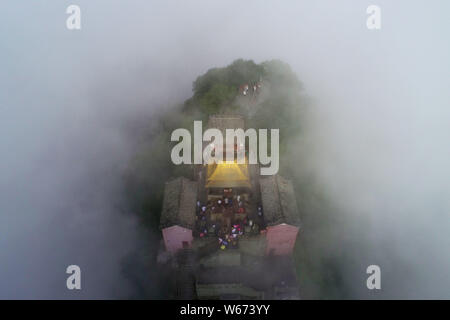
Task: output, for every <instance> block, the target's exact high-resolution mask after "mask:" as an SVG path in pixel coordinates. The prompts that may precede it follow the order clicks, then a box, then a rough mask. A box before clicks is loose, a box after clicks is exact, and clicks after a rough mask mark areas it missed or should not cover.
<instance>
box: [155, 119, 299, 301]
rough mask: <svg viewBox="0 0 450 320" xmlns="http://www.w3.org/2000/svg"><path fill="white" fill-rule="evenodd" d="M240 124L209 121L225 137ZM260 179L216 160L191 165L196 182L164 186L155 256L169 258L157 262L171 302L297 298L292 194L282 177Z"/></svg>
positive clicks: (253, 170)
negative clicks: (170, 287)
mask: <svg viewBox="0 0 450 320" xmlns="http://www.w3.org/2000/svg"><path fill="white" fill-rule="evenodd" d="M244 125H245V123H244V119H243V118H242V117H239V116H234V115H232V116H227V115H216V116H211V117H210V119H209V122H208V127H209V128H217V129H219V130H221V131H222V132H223V135H224V136H225V130H226V129H237V128H241V129H245V128H244ZM227 143H228V144H227ZM242 147H243V146H242V145H237V143H235V142H234V143H229V142H224V145H223V146H215V151H216V152H225V151H227V150H231V151H233V152H234V154H236V152H237V151H238V150H239V148H242ZM241 151H242V150H241ZM244 151H247V150H244ZM259 172H260V170H259V166H258V165H249V164H248V163H247V161H245V163H243V164H238V163H236V162H235V161H222V162H220V163H213V164H206V165H196V166H195V168H194V176H195V181H193V180H189V179H187V178H184V177H179V178H175V179H173V180H171V181H168V182H166V185H165V191H164V200H163V208H162V212H161V218H160V229H161V231H162V236H163V246H162V249H161V253H160V255H166V256H167V255H169V256H170V257H172V258H169V259H168V260H167V259H166V260H167V261H169V262H167V261H166V260H165V261H166V262H164V263H166V264H167V266H168V267H171V268H173V270H174V271H173V272H174V274H175V275H176V276H175V277H174V279H176V280H175V289H176V290H174V292H177V293H178V294H176V295H175V296H174V298H180V299H192V298H198V299H231V298H233V299H234V298H236V299H298V298H299V290H298V285H297V276H296V272H295V269H294V265H293V262H292V253H293V250H294V247H295V243H296V240H297V235H298V233H299V230H300V218H299V212H298V207H297V202H296V197H295V194H294V188H293V185H292V182H291V181H289V180H288V179H286V178H283V177H281V176H279V175H274V176H260V175H259ZM159 260H160V259H159Z"/></svg>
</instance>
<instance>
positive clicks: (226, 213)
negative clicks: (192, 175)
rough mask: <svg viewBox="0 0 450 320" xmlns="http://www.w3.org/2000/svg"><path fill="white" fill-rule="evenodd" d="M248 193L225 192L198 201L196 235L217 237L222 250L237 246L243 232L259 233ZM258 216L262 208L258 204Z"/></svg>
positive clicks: (260, 214)
mask: <svg viewBox="0 0 450 320" xmlns="http://www.w3.org/2000/svg"><path fill="white" fill-rule="evenodd" d="M248 210H249V202H248V199H247V196H246V195H240V194H237V195H232V194H224V195H222V196H214V197H210V199H209V200H208V201H207V203H201V202H200V201H197V216H196V228H195V233H196V234H195V235H194V236H197V237H200V238H205V237H216V238H217V239H218V241H219V247H220V249H222V250H225V249H227V248H237V246H238V240H239V237H240V236H242V235H243V234H245V233H247V234H251V233H253V234H257V233H259V232H260V225H259V224H258V223H256V222H255V221H254V220H253V219H251V218H250V217H249V211H248ZM257 214H258V216H260V217H262V208H261V206H258V210H257Z"/></svg>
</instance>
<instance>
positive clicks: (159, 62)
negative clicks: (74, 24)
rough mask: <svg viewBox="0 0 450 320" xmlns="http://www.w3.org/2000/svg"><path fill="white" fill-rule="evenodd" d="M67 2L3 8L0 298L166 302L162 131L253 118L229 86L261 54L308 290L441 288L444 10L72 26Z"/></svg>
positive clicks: (402, 6)
mask: <svg viewBox="0 0 450 320" xmlns="http://www.w3.org/2000/svg"><path fill="white" fill-rule="evenodd" d="M69 4H72V3H69V2H67V1H61V2H58V3H56V2H55V3H52V4H50V3H48V2H46V1H33V2H20V3H19V2H14V1H3V2H2V3H1V4H0V12H2V13H3V14H2V19H0V48H1V50H0V67H1V70H2V72H1V73H0V88H1V89H0V147H1V161H0V298H44V299H47V298H64V299H78V298H163V297H165V292H164V290H165V284H164V282H161V281H160V273H159V272H160V270H158V269H157V268H156V265H155V261H154V258H155V255H156V250H157V247H158V245H159V238H160V235H159V232H158V230H157V228H156V226H157V222H158V215H159V210H160V201H161V196H162V193H161V192H162V191H161V190H162V189H161V185H162V184H163V183H164V181H165V179H167V178H168V177H170V176H172V175H179V174H184V173H186V172H187V173H188V168H182V167H175V168H174V167H173V166H172V165H171V163H168V162H167V161H166V160H167V159H169V157H170V154H169V153H168V152H169V151H170V144H169V140H168V139H166V138H167V134H168V133H170V132H171V130H172V129H173V128H176V127H178V126H182V127H186V128H189V127H188V126H189V125H192V121H193V120H194V119H201V117H202V116H203V117H206V115H207V114H210V113H214V112H222V111H223V110H222V108H223V107H224V106H228V107H229V106H232V107H233V108H234V109H233V110H234V111H239V112H248V111H249V110H247V109H245V108H243V106H244V105H243V104H242V103H241V102H240V101H239V99H237V100H236V98H235V92H232V91H230V90H237V87H236V86H238V85H239V84H240V83H241V82H242V81H243V80H244V79H245V78H248V77H250V78H251V77H253V75H252V72H253V71H255V72H256V74H257V75H256V79H258V78H259V77H262V78H264V76H265V74H264V72H263V71H262V70H264V69H263V68H262V66H263V65H266V66H267V65H269V66H274V68H273V69H272V71H273V72H272V74H271V75H270V76H269V77H268V78H267V79H268V80H270V79H272V80H273V79H279V80H280V79H281V80H283V79H284V80H286V82H283V81H272V82H273V84H272V86H271V88H272V90H271V89H267V91H266V92H270V94H269V95H267V96H264V97H263V99H262V100H261V101H260V102H259V103H258V104H257V107H258V108H259V109H257V110H256V111H255V112H254V114H252V118H251V119H253V120H252V121H253V122H250V124H251V125H252V126H254V127H264V126H267V127H272V126H273V127H279V128H280V134H281V135H282V148H281V155H280V161H281V168H280V174H284V175H286V176H288V177H290V178H291V179H293V181H294V184H295V189H296V192H297V196H298V198H297V201H298V205H299V208H300V211H301V216H302V221H303V227H302V230H301V232H300V237H299V239H298V243H297V246H296V253H295V259H296V263H297V266H298V268H297V274H298V275H299V278H300V288H301V290H302V296H303V297H305V298H319V299H320V298H449V291H448V287H449V285H450V283H449V281H450V280H449V279H450V277H449V270H450V255H449V254H448V252H450V250H449V248H450V238H449V237H448V234H449V232H450V219H449V213H450V201H449V199H450V186H449V181H450V179H449V178H450V166H449V165H448V159H449V156H450V149H449V144H448V140H449V137H450V126H449V125H448V119H449V118H450V109H449V105H450V94H449V91H448V90H447V87H448V81H449V80H448V74H450V72H449V71H450V62H449V60H448V56H449V54H450V43H449V42H448V41H447V38H446V34H445V32H443V31H444V30H448V29H449V20H448V18H447V17H446V12H448V9H450V8H449V4H448V2H445V1H431V2H428V3H425V2H419V1H396V2H395V3H393V2H390V1H379V2H378V3H377V5H379V6H380V8H381V9H382V19H383V20H382V21H383V22H382V28H381V30H379V31H371V30H368V29H367V28H366V18H367V14H366V11H365V10H366V8H367V6H368V5H370V4H372V3H369V2H364V1H363V2H356V1H344V2H339V3H338V2H335V1H322V2H320V3H309V4H307V3H305V2H298V1H286V2H283V3H280V2H275V1H269V2H264V3H262V2H260V1H248V2H246V3H245V4H244V3H242V2H239V1H227V2H210V1H208V2H206V1H197V0H196V1H189V3H180V2H179V1H164V2H163V1H149V2H142V1H127V2H126V3H125V2H124V1H119V0H114V1H95V2H92V1H87V0H79V1H77V5H79V6H80V8H81V10H82V29H81V30H79V31H69V30H67V29H66V25H65V20H66V18H67V14H66V13H65V10H66V8H67V6H68V5H69ZM237 59H241V60H238V61H240V62H238V63H237V65H238V67H237V69H236V70H237V72H236V73H231V75H232V76H231V78H230V79H227V80H223V79H221V80H220V81H219V80H217V79H215V78H214V77H212V78H209V77H210V76H214V72H212V73H209V72H208V70H210V69H219V71H220V70H222V69H223V70H226V68H227V67H228V66H230V65H231V64H232V63H233V62H235V61H236V60H237ZM239 63H240V64H239ZM246 66H247V67H249V73H245V72H244V71H243V70H245V67H246ZM250 66H251V67H250ZM223 70H222V71H223ZM252 70H253V71H252ZM278 71H279V73H277V72H278ZM239 72H242V74H239ZM219 73H220V74H222V73H221V72H219ZM277 74H278V76H280V78H277ZM239 76H243V77H244V78H239ZM266 76H267V74H266ZM196 79H197V80H198V81H196ZM201 79H203V80H205V79H206V80H207V81H206V80H205V81H206V82H205V83H212V84H215V85H216V87H215V89H213V88H212V87H208V86H206V87H205V88H206V89H205V91H202V90H203V89H204V88H203V87H202V86H201V82H202V81H200V80H201ZM267 88H269V86H268V87H267ZM193 89H194V90H193ZM210 89H211V90H212V89H213V91H210ZM196 92H197V93H201V94H200V95H197V96H196ZM208 92H209V95H206V94H207V93H208ZM230 92H231V93H230ZM242 108H243V109H242ZM186 115H188V116H186ZM203 119H205V118H203ZM70 264H78V265H79V266H80V267H81V270H82V277H83V278H82V290H81V291H69V290H67V288H66V286H65V284H66V278H67V276H68V275H67V274H66V273H65V270H66V267H67V266H68V265H70ZM371 264H376V265H379V266H380V267H381V272H382V290H381V291H369V290H367V287H366V279H367V276H368V275H367V274H366V268H367V266H368V265H371Z"/></svg>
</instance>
